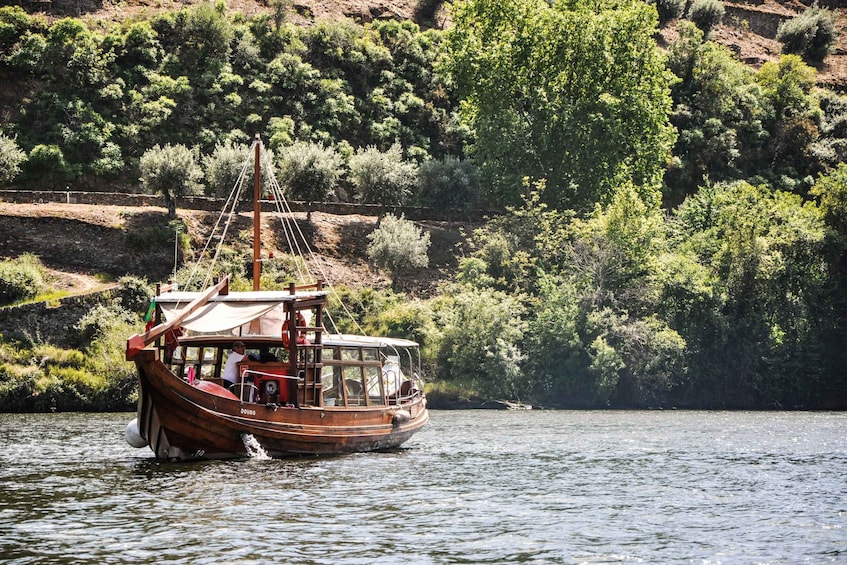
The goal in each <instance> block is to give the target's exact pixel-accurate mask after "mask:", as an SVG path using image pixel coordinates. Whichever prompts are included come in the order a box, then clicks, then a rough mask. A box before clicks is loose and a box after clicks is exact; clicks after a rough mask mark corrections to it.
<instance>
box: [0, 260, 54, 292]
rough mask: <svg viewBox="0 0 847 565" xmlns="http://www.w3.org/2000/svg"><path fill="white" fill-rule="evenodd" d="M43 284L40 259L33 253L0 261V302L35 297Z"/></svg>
mask: <svg viewBox="0 0 847 565" xmlns="http://www.w3.org/2000/svg"><path fill="white" fill-rule="evenodd" d="M43 285H44V276H43V273H42V266H41V261H40V260H39V259H38V257H36V256H35V255H30V254H25V255H21V256H20V257H18V258H17V259H7V260H5V261H2V262H0V304H12V303H14V302H19V301H21V300H28V299H31V298H35V297H36V296H37V295H38V293H39V292H40V290H41V288H42V286H43Z"/></svg>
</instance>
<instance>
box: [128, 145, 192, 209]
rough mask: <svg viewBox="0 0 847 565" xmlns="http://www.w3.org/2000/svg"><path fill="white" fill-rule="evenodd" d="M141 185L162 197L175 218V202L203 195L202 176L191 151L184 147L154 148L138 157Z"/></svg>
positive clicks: (166, 146)
mask: <svg viewBox="0 0 847 565" xmlns="http://www.w3.org/2000/svg"><path fill="white" fill-rule="evenodd" d="M140 167H141V182H142V184H143V185H144V187H145V188H146V189H147V190H149V191H150V192H152V193H154V194H161V195H162V196H163V197H164V199H165V205H166V206H167V207H168V210H169V211H170V215H171V216H173V215H174V198H175V197H177V196H191V195H197V194H202V191H203V185H202V184H201V182H200V181H201V179H202V178H203V172H202V170H201V169H200V166H199V165H198V164H197V157H196V154H195V152H194V151H192V150H191V149H189V148H188V147H186V146H184V145H171V144H166V145H165V146H164V147H159V146H158V145H156V146H155V147H153V148H152V149H148V150H147V151H145V153H144V155H142V156H141V164H140Z"/></svg>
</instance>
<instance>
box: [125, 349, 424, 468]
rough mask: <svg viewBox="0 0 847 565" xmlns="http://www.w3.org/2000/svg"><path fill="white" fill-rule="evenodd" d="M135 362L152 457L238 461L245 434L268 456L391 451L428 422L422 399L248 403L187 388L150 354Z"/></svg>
mask: <svg viewBox="0 0 847 565" xmlns="http://www.w3.org/2000/svg"><path fill="white" fill-rule="evenodd" d="M135 362H136V366H137V368H138V377H139V385H140V386H139V397H138V430H139V433H140V434H141V436H142V437H143V438H144V439H145V440H146V441H147V443H148V444H149V446H150V448H151V449H152V450H153V453H154V454H155V456H156V458H158V459H164V460H195V459H225V458H238V457H246V456H248V455H249V452H248V449H247V447H246V446H245V440H244V436H245V434H249V435H250V436H252V437H253V438H255V440H256V442H258V444H259V445H260V446H261V447H262V449H263V450H264V451H265V452H266V453H267V454H268V455H270V456H271V457H285V456H292V455H305V454H308V455H332V454H341V453H353V452H362V451H375V450H384V449H391V448H395V447H398V446H400V445H401V444H403V443H404V442H405V441H407V440H408V439H409V438H410V437H412V435H413V434H414V433H415V432H417V431H418V430H420V429H421V427H422V426H423V425H424V424H426V422H427V421H428V419H429V415H428V412H427V409H426V399H425V398H423V397H422V396H417V397H414V398H412V399H410V400H409V401H407V402H403V403H400V404H390V405H387V406H370V407H358V408H351V407H318V406H304V407H297V408H295V407H282V406H277V405H265V404H255V403H249V402H242V401H240V400H236V399H231V398H225V397H223V396H218V395H215V394H210V393H208V392H205V391H203V390H201V389H199V388H197V387H195V386H192V385H190V384H188V383H187V382H185V381H183V380H182V379H180V378H178V377H177V376H175V375H174V374H173V373H172V372H171V371H170V370H169V369H168V367H167V366H166V365H165V364H163V363H162V362H160V361H159V359H158V356H157V355H155V352H154V351H151V350H146V351H143V352H141V353H140V354H139V355H138V356H137V357H136V358H135ZM398 413H399V414H398Z"/></svg>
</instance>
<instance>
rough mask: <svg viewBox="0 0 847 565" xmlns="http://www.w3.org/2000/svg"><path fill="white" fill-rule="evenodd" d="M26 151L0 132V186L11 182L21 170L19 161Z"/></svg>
mask: <svg viewBox="0 0 847 565" xmlns="http://www.w3.org/2000/svg"><path fill="white" fill-rule="evenodd" d="M24 159H26V153H24V152H23V151H21V148H20V147H18V144H17V142H16V141H15V140H14V139H12V138H10V137H6V136H5V135H2V134H0V186H6V185H8V184H11V182H12V181H13V180H15V177H16V176H18V173H20V172H21V163H22V162H23V161H24Z"/></svg>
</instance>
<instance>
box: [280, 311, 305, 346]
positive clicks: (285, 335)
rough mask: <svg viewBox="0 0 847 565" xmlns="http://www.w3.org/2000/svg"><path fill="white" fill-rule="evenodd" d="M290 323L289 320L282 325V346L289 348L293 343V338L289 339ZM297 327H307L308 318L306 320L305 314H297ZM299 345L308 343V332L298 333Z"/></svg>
mask: <svg viewBox="0 0 847 565" xmlns="http://www.w3.org/2000/svg"><path fill="white" fill-rule="evenodd" d="M288 322H289V320H285V321H284V322H283V323H282V345H283V346H284V347H288V344H289V343H290V342H291V338H290V337H289V333H290V332H289V331H288ZM297 326H298V327H299V326H303V327H305V326H306V318H304V317H303V314H301V313H300V312H297ZM297 343H306V332H304V331H298V332H297Z"/></svg>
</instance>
